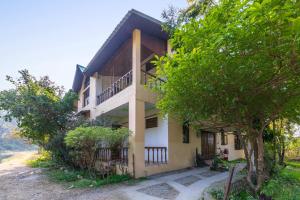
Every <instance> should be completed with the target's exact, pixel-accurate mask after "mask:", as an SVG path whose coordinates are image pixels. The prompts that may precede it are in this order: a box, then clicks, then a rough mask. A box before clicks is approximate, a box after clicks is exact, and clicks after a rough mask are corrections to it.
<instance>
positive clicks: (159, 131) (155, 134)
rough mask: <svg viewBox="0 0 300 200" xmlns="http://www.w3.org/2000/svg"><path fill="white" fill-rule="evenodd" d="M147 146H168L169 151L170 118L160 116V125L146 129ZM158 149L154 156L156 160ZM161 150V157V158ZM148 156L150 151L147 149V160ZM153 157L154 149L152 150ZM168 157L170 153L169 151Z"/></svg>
mask: <svg viewBox="0 0 300 200" xmlns="http://www.w3.org/2000/svg"><path fill="white" fill-rule="evenodd" d="M145 147H167V152H168V119H167V118H162V117H158V127H155V128H147V129H145ZM156 155H157V154H156V151H155V152H154V157H155V160H156ZM160 155H161V154H160V152H159V159H160ZM147 158H148V152H147V151H146V150H145V160H147ZM150 158H152V151H150ZM167 158H168V153H167Z"/></svg>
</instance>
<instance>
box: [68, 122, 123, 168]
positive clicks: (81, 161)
mask: <svg viewBox="0 0 300 200" xmlns="http://www.w3.org/2000/svg"><path fill="white" fill-rule="evenodd" d="M128 135H129V130H128V129H127V128H120V129H116V130H114V129H111V128H105V127H101V126H90V127H78V128H76V129H74V130H72V131H69V132H68V133H67V135H66V137H65V143H66V145H67V147H69V148H70V149H71V150H70V155H71V157H72V160H73V163H74V164H75V165H76V166H78V167H80V168H81V169H87V170H89V171H95V169H94V167H95V161H96V159H95V155H96V151H97V148H98V147H108V148H111V152H112V153H113V152H114V151H118V150H119V149H120V148H122V147H123V146H124V145H125V142H126V139H127V138H128Z"/></svg>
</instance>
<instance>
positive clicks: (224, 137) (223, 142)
mask: <svg viewBox="0 0 300 200" xmlns="http://www.w3.org/2000/svg"><path fill="white" fill-rule="evenodd" d="M227 144H228V138H227V134H226V133H224V132H221V145H227Z"/></svg>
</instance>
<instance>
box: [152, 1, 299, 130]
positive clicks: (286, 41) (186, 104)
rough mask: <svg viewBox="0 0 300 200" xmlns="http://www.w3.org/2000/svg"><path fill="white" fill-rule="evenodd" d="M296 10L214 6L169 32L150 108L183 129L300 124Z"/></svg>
mask: <svg viewBox="0 0 300 200" xmlns="http://www.w3.org/2000/svg"><path fill="white" fill-rule="evenodd" d="M299 15H300V2H299V1H296V0H260V1H258V0H254V1H250V0H221V1H219V4H217V5H214V6H212V7H211V8H209V10H208V11H207V13H206V14H205V16H204V17H200V18H199V19H197V18H191V19H190V20H189V21H188V22H186V23H185V24H184V25H182V26H179V27H177V28H176V30H175V32H174V34H173V36H172V38H171V45H172V46H173V47H174V53H173V54H172V55H166V56H163V57H161V58H159V60H158V61H157V62H156V65H157V66H158V76H159V77H160V78H167V82H166V83H164V84H163V85H162V87H161V89H159V91H160V92H161V96H160V97H161V98H160V101H159V103H158V107H159V108H160V109H162V110H163V111H164V112H166V113H173V114H175V116H177V117H179V118H181V119H188V120H190V121H191V122H201V121H203V120H212V121H213V120H216V121H222V122H224V123H228V124H231V125H232V126H234V125H236V127H238V128H244V127H249V126H250V124H251V127H252V126H253V124H252V123H253V121H255V120H256V121H257V122H259V123H261V124H260V125H261V126H266V125H267V124H268V123H269V121H270V120H273V119H277V118H279V117H286V118H287V119H289V120H294V121H298V122H299V119H300V117H299V116H300V57H299V52H300V16H299Z"/></svg>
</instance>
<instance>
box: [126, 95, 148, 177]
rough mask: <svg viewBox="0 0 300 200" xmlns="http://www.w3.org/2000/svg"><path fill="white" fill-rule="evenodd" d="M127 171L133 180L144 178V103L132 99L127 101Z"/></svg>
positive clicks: (134, 98)
mask: <svg viewBox="0 0 300 200" xmlns="http://www.w3.org/2000/svg"><path fill="white" fill-rule="evenodd" d="M129 129H130V130H131V132H132V133H131V135H130V137H129V144H130V146H129V155H130V157H129V169H130V171H131V172H132V173H133V175H134V176H135V178H138V177H143V176H145V172H144V170H145V155H144V154H145V153H144V151H145V150H144V147H145V144H144V141H145V103H144V102H143V101H140V100H137V99H136V97H132V98H131V99H130V101H129ZM133 156H134V160H133Z"/></svg>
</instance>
